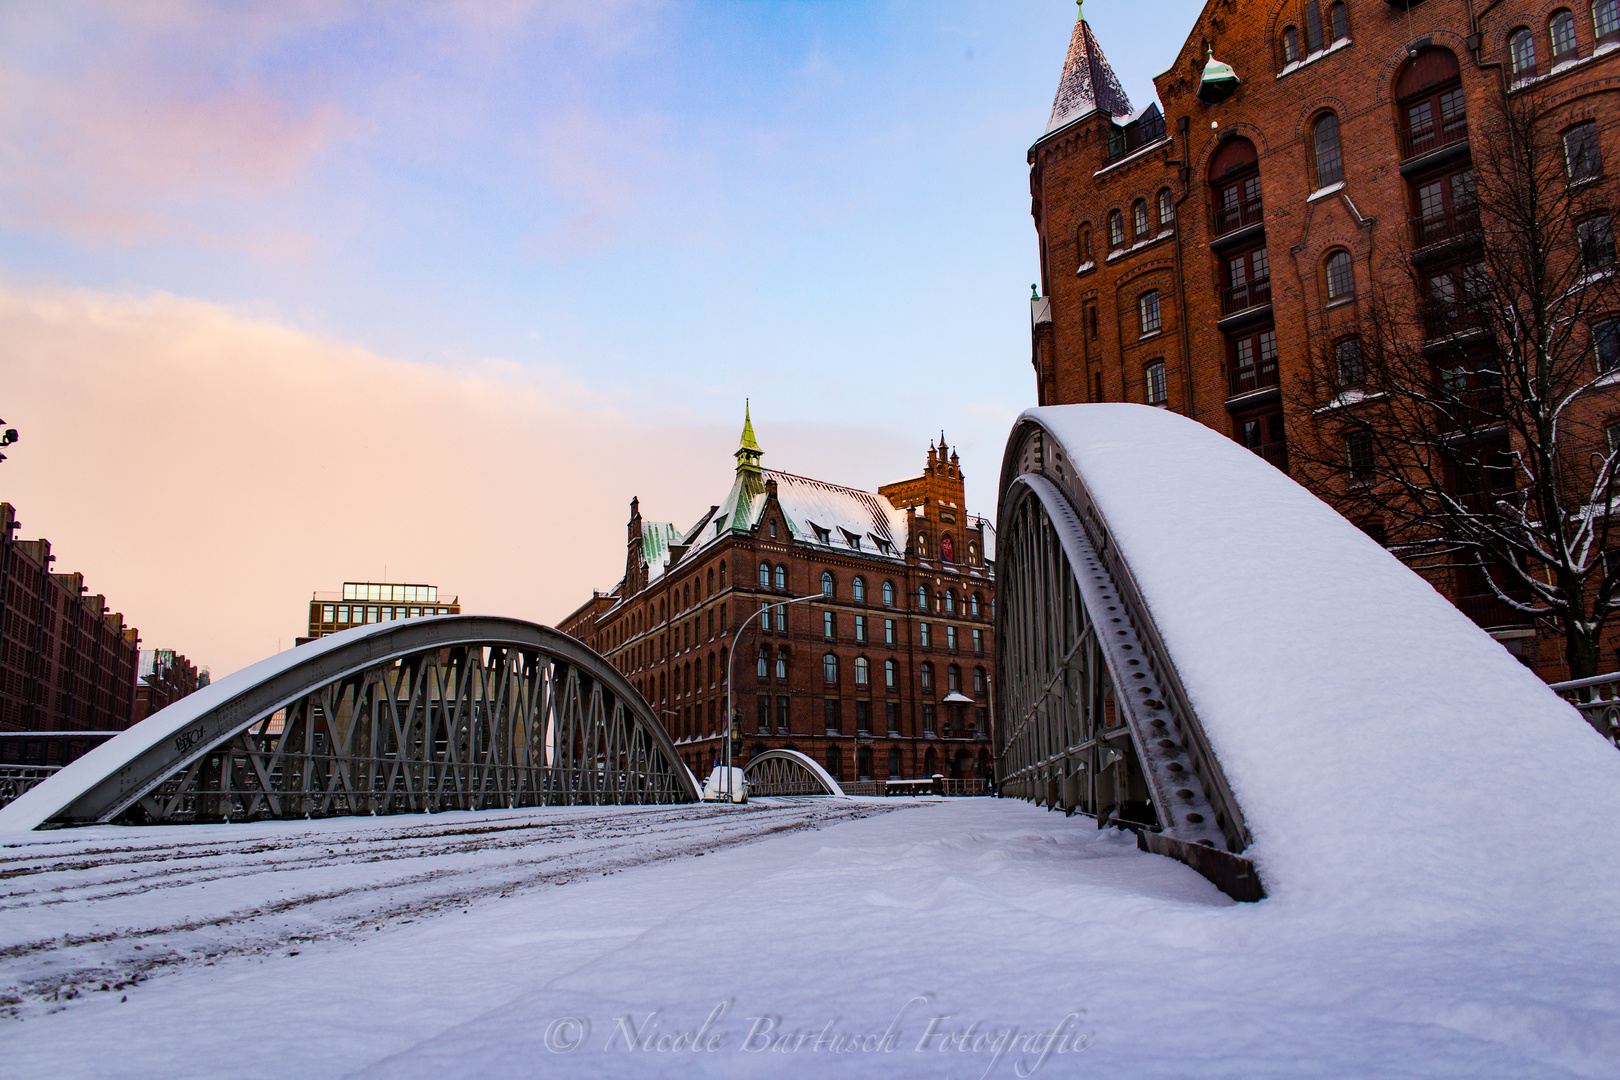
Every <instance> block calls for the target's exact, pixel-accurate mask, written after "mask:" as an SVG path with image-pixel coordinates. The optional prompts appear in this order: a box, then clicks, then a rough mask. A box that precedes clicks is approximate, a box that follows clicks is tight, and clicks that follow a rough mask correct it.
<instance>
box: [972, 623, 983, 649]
mask: <svg viewBox="0 0 1620 1080" xmlns="http://www.w3.org/2000/svg"><path fill="white" fill-rule="evenodd" d="M973 655H974V656H983V655H984V631H983V630H980V629H979V628H978V627H977V626H975V627H974V628H973Z"/></svg>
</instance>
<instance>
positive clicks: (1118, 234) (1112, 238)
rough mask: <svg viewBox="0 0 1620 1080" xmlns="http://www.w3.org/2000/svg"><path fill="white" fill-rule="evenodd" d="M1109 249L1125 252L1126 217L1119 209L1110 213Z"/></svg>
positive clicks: (1116, 208)
mask: <svg viewBox="0 0 1620 1080" xmlns="http://www.w3.org/2000/svg"><path fill="white" fill-rule="evenodd" d="M1108 249H1109V250H1110V251H1123V250H1125V215H1124V214H1122V213H1121V212H1120V211H1119V208H1118V207H1115V208H1114V209H1112V210H1110V211H1108Z"/></svg>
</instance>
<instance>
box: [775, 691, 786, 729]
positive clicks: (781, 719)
mask: <svg viewBox="0 0 1620 1080" xmlns="http://www.w3.org/2000/svg"><path fill="white" fill-rule="evenodd" d="M776 733H777V734H778V735H786V734H788V699H787V698H785V697H779V698H777V699H776Z"/></svg>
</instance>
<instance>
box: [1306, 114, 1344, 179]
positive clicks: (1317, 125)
mask: <svg viewBox="0 0 1620 1080" xmlns="http://www.w3.org/2000/svg"><path fill="white" fill-rule="evenodd" d="M1326 125H1331V126H1332V136H1333V145H1332V146H1331V147H1324V145H1323V132H1324V131H1326V130H1328V129H1327V126H1326ZM1310 148H1311V182H1312V184H1313V185H1314V189H1315V191H1321V190H1322V189H1323V188H1328V187H1332V186H1333V185H1334V184H1342V183H1344V151H1343V148H1342V145H1341V140H1340V137H1339V114H1338V113H1336V112H1334V111H1333V110H1332V109H1326V110H1323V111H1322V112H1319V113H1317V114H1316V117H1315V119H1313V120H1312V121H1311V141H1310ZM1328 150H1331V151H1332V153H1331V154H1328V153H1327V152H1326V151H1328Z"/></svg>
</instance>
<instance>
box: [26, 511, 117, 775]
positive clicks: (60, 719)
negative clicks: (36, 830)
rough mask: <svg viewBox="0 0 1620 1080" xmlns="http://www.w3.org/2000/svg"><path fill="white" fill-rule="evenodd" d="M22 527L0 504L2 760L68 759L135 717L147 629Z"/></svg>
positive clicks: (33, 762)
mask: <svg viewBox="0 0 1620 1080" xmlns="http://www.w3.org/2000/svg"><path fill="white" fill-rule="evenodd" d="M18 528H19V524H18V522H17V516H16V511H15V510H14V509H13V507H12V506H11V504H10V503H0V762H4V763H13V764H31V765H62V764H66V763H67V762H69V761H72V760H73V759H74V758H76V757H78V756H79V755H80V754H82V753H84V752H85V751H86V750H88V749H89V748H90V747H91V746H93V745H95V744H96V743H97V742H99V741H101V739H102V738H105V736H104V735H103V736H99V737H96V736H91V735H86V736H84V737H75V735H74V733H75V732H86V733H91V732H109V731H121V730H123V729H124V728H127V727H128V726H129V725H130V723H131V722H132V718H133V715H134V706H135V672H136V663H137V661H138V659H139V653H140V633H139V631H137V630H136V629H135V628H134V627H133V626H126V625H124V617H123V615H122V614H120V613H118V612H114V611H109V610H108V609H107V599H106V597H104V596H101V595H85V585H84V576H83V575H82V574H77V573H72V574H57V573H53V572H52V571H51V563H52V562H53V561H54V560H55V558H56V556H54V555H52V554H51V544H50V541H49V540H44V539H40V540H19V539H16V535H15V534H16V532H17V529H18ZM15 733H28V735H27V736H18V735H16V734H15Z"/></svg>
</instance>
